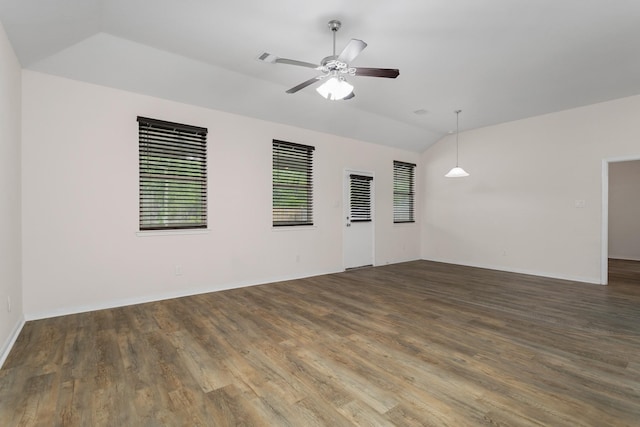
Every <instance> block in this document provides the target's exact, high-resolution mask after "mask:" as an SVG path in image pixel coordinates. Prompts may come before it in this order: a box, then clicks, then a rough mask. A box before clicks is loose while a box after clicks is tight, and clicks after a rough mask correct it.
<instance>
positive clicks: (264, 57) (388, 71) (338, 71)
mask: <svg viewBox="0 0 640 427" xmlns="http://www.w3.org/2000/svg"><path fill="white" fill-rule="evenodd" d="M328 26H329V29H330V30H331V32H332V33H333V55H331V56H327V57H325V58H324V59H322V61H320V65H317V64H312V63H310V62H304V61H297V60H295V59H287V58H280V57H278V56H276V55H272V54H270V53H267V52H264V53H262V54H261V55H260V56H258V59H259V60H260V61H264V62H268V63H270V64H288V65H296V66H298V67H306V68H313V69H315V70H317V71H320V72H322V74H321V75H319V76H316V77H313V78H311V79H309V80H307V81H304V82H302V83H300V84H299V85H297V86H294V87H292V88H291V89H289V90H287V93H296V92H298V91H299V90H301V89H304V88H306V87H307V86H311V85H312V84H314V83H318V82H319V81H320V80H325V79H326V80H325V82H324V83H323V84H322V85H321V86H319V87H318V88H317V89H316V90H317V92H318V93H319V94H320V95H321V96H322V97H323V98H325V99H329V100H331V101H337V100H341V99H344V100H347V99H351V98H353V97H354V96H355V94H354V93H353V85H351V84H350V83H349V82H347V79H346V76H352V77H355V76H367V77H385V78H391V79H395V78H396V77H398V75H399V74H400V71H399V70H398V69H395V68H363V67H351V66H349V63H350V62H351V61H353V60H354V59H355V58H356V57H357V56H358V55H360V53H361V52H362V51H363V50H364V48H365V47H367V44H366V43H365V42H363V41H362V40H358V39H351V41H350V42H349V43H348V44H347V46H346V47H345V48H344V50H343V51H342V53H340V55H336V32H337V31H338V30H339V29H340V27H341V26H342V23H341V22H340V21H338V20H336V19H333V20H331V21H329V23H328Z"/></svg>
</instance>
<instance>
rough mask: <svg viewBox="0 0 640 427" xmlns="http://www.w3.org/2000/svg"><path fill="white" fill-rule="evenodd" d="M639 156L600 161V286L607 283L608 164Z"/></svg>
mask: <svg viewBox="0 0 640 427" xmlns="http://www.w3.org/2000/svg"><path fill="white" fill-rule="evenodd" d="M635 160H640V156H623V157H611V158H608V159H602V229H601V230H602V231H601V243H600V248H601V254H600V284H601V285H606V284H608V283H609V163H619V162H632V161H635Z"/></svg>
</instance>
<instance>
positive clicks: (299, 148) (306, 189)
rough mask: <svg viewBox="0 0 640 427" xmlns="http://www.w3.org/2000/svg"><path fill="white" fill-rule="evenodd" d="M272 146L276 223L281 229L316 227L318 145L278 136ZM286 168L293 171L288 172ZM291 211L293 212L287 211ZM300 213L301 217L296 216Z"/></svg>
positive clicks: (273, 210)
mask: <svg viewBox="0 0 640 427" xmlns="http://www.w3.org/2000/svg"><path fill="white" fill-rule="evenodd" d="M271 147H272V148H271V154H272V162H271V165H272V166H271V190H272V193H271V224H272V226H273V227H277V228H280V227H298V226H313V225H314V220H313V152H314V151H315V147H313V146H310V145H304V144H297V143H293V142H287V141H282V140H278V139H274V140H273V141H272V146H271ZM284 171H291V172H287V173H284ZM296 173H297V176H296ZM296 205H297V206H296ZM287 210H289V211H290V212H288V213H287V212H286V211H287ZM295 211H297V212H295ZM296 216H298V219H295V217H296Z"/></svg>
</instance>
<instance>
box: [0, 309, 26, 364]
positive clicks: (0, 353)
mask: <svg viewBox="0 0 640 427" xmlns="http://www.w3.org/2000/svg"><path fill="white" fill-rule="evenodd" d="M24 323H25V320H24V317H22V316H21V317H20V319H19V320H18V323H16V325H15V326H14V328H13V331H11V334H10V335H9V337H8V338H7V340H6V341H5V343H4V344H3V346H2V349H1V350H0V368H2V366H3V365H4V362H5V360H7V357H8V356H9V352H11V349H12V348H13V345H14V344H15V343H16V340H17V339H18V335H20V332H21V331H22V328H23V327H24Z"/></svg>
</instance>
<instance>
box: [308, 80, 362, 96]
mask: <svg viewBox="0 0 640 427" xmlns="http://www.w3.org/2000/svg"><path fill="white" fill-rule="evenodd" d="M316 91H317V92H318V93H319V94H320V95H322V97H323V98H325V99H330V100H331V101H337V100H340V99H344V98H346V97H347V96H349V95H350V94H351V93H352V92H353V86H352V85H350V84H349V83H348V82H347V81H346V80H345V79H343V78H338V77H331V78H330V79H329V80H327V81H326V82H324V83H323V84H322V85H321V86H319V87H318V88H317V89H316Z"/></svg>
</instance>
